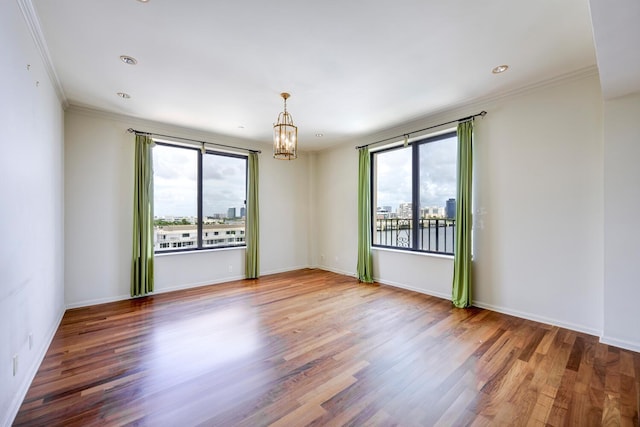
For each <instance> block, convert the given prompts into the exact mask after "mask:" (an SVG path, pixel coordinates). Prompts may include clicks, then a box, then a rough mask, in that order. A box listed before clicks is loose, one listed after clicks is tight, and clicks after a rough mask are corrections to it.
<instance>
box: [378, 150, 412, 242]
mask: <svg viewBox="0 0 640 427" xmlns="http://www.w3.org/2000/svg"><path fill="white" fill-rule="evenodd" d="M373 163H374V164H373V169H374V174H375V175H374V182H373V199H374V200H373V203H372V206H373V207H374V209H375V211H376V212H375V215H374V221H373V222H374V230H373V233H374V235H373V244H374V245H382V246H395V247H405V248H409V247H411V207H412V202H411V176H412V170H413V168H412V163H411V147H406V148H404V147H403V148H397V149H393V150H388V151H381V152H379V153H375V154H374V156H373Z"/></svg>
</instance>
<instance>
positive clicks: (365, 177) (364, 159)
mask: <svg viewBox="0 0 640 427" xmlns="http://www.w3.org/2000/svg"><path fill="white" fill-rule="evenodd" d="M359 154H360V158H359V161H358V280H360V281H361V282H365V283H373V262H372V257H371V181H370V180H371V173H370V170H371V165H370V162H371V161H370V157H369V150H368V149H367V148H366V147H365V148H361V149H360V153H359Z"/></svg>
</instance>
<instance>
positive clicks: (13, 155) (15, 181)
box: [0, 1, 64, 426]
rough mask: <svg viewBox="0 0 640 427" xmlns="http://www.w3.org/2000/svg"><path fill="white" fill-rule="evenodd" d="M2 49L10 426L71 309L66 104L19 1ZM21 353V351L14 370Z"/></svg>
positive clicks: (2, 12)
mask: <svg viewBox="0 0 640 427" xmlns="http://www.w3.org/2000/svg"><path fill="white" fill-rule="evenodd" d="M0 51H2V59H0V76H2V79H0V93H1V94H2V96H0V135H1V136H0V138H1V140H0V147H1V152H2V155H1V156H0V182H1V183H2V184H1V185H0V200H1V202H0V203H2V208H0V236H2V239H3V244H2V245H1V246H0V425H3V426H4V425H9V424H10V423H11V422H12V421H13V418H14V416H15V414H16V413H17V410H18V408H19V406H20V404H21V403H22V399H23V398H24V395H25V393H26V391H27V389H28V387H29V385H30V383H31V380H32V378H33V376H34V375H35V372H36V370H37V369H38V367H39V365H40V362H41V360H42V358H43V356H44V353H45V352H46V350H47V348H48V346H49V343H50V341H51V338H52V336H53V333H54V332H55V330H56V328H57V327H58V324H59V322H60V319H61V317H62V313H63V311H64V304H63V295H64V286H63V281H62V280H63V277H62V275H63V273H62V268H63V265H62V260H63V240H64V239H63V228H62V227H63V204H62V200H63V193H62V192H63V154H62V153H63V144H62V140H63V127H62V126H63V120H62V114H63V111H62V107H61V104H60V102H59V100H58V98H57V96H56V92H55V90H54V88H53V86H52V84H51V82H50V80H49V77H48V75H47V71H46V69H45V67H44V64H43V62H42V60H41V57H40V54H39V52H38V50H37V49H36V47H35V44H34V42H33V39H32V37H31V35H30V33H29V31H28V27H27V26H26V25H25V20H24V18H23V15H22V13H21V11H20V9H19V7H18V3H17V2H15V1H3V2H0ZM27 64H29V65H30V67H29V69H27ZM29 335H31V336H32V343H33V346H32V347H31V348H29ZM14 355H17V356H18V371H17V374H16V375H15V376H14V375H13V365H12V360H13V356H14Z"/></svg>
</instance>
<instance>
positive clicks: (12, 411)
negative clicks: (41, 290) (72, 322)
mask: <svg viewBox="0 0 640 427" xmlns="http://www.w3.org/2000/svg"><path fill="white" fill-rule="evenodd" d="M65 311H66V310H64V309H63V310H62V311H61V312H60V313H58V320H57V321H56V322H54V324H53V327H52V328H50V329H49V330H48V331H47V335H46V336H45V339H44V340H42V344H41V345H40V348H39V349H38V354H37V355H36V358H35V360H34V361H33V363H32V364H31V366H29V368H28V369H29V370H28V371H27V374H26V375H25V377H24V380H23V381H22V384H20V387H19V388H18V391H17V392H16V394H15V395H14V396H13V400H12V401H11V404H10V405H9V410H8V411H7V413H6V414H5V415H4V417H3V418H2V419H0V425H2V426H7V427H8V426H10V425H11V424H12V423H13V421H14V420H15V418H16V415H18V411H19V410H20V406H21V405H22V402H23V401H24V398H25V396H26V395H27V391H29V387H31V383H32V382H33V379H34V378H35V376H36V374H37V373H38V369H40V365H41V364H42V361H43V360H44V356H45V355H46V354H47V350H49V346H51V342H52V341H53V337H54V335H55V334H56V331H57V330H58V328H59V327H60V322H62V317H63V316H64V313H65Z"/></svg>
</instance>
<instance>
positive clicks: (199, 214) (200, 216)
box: [197, 150, 204, 249]
mask: <svg viewBox="0 0 640 427" xmlns="http://www.w3.org/2000/svg"><path fill="white" fill-rule="evenodd" d="M202 156H203V154H202V151H200V150H198V221H197V223H198V249H202V223H203V222H204V221H203V220H202Z"/></svg>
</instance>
